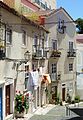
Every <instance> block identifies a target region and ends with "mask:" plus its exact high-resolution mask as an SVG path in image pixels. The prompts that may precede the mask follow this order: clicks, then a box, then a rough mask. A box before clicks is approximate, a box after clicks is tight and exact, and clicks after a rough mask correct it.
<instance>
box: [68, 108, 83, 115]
mask: <svg viewBox="0 0 83 120" xmlns="http://www.w3.org/2000/svg"><path fill="white" fill-rule="evenodd" d="M70 110H71V111H73V112H74V113H76V114H77V115H79V116H83V108H70Z"/></svg>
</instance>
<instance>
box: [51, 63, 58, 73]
mask: <svg viewBox="0 0 83 120" xmlns="http://www.w3.org/2000/svg"><path fill="white" fill-rule="evenodd" d="M56 72H57V64H55V63H54V64H52V73H56Z"/></svg>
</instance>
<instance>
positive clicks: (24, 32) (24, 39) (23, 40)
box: [22, 30, 26, 45]
mask: <svg viewBox="0 0 83 120" xmlns="http://www.w3.org/2000/svg"><path fill="white" fill-rule="evenodd" d="M22 43H23V45H26V31H24V30H23V31H22Z"/></svg>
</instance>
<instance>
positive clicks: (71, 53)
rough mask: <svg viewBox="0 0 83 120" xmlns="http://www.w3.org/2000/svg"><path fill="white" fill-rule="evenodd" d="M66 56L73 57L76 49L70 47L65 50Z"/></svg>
mask: <svg viewBox="0 0 83 120" xmlns="http://www.w3.org/2000/svg"><path fill="white" fill-rule="evenodd" d="M67 57H69V58H70V57H71V58H73V57H76V51H75V49H72V50H69V51H68V52H67Z"/></svg>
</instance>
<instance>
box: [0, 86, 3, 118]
mask: <svg viewBox="0 0 83 120" xmlns="http://www.w3.org/2000/svg"><path fill="white" fill-rule="evenodd" d="M2 105H3V104H2V88H0V120H3V118H2V115H3V114H2V111H3V110H2Z"/></svg>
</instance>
